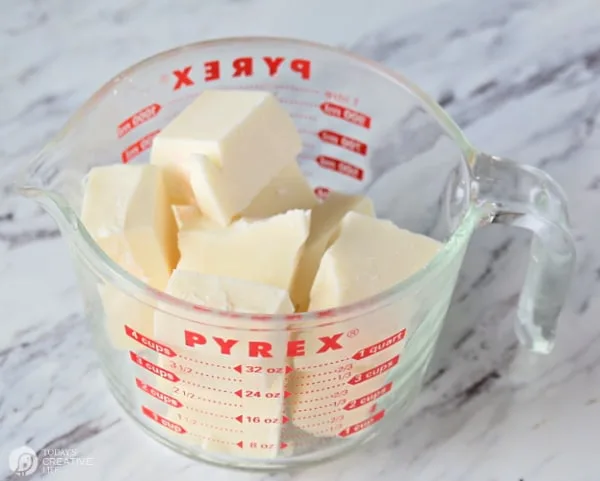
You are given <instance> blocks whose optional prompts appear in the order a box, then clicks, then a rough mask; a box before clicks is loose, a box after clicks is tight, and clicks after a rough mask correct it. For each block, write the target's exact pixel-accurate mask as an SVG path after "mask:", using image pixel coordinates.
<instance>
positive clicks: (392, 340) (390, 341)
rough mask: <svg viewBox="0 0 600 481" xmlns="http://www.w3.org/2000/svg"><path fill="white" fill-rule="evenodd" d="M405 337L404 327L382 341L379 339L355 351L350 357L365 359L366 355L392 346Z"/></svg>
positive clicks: (358, 359) (371, 354) (368, 355)
mask: <svg viewBox="0 0 600 481" xmlns="http://www.w3.org/2000/svg"><path fill="white" fill-rule="evenodd" d="M405 337H406V329H402V330H401V331H400V332H397V333H396V334H394V335H392V336H390V337H387V338H386V339H384V340H383V341H379V342H377V343H375V344H373V345H371V346H368V347H365V348H363V349H360V350H359V351H356V354H354V356H352V359H356V360H357V361H360V360H361V359H365V358H367V357H370V356H373V355H375V354H377V353H379V352H381V351H384V350H386V349H387V348H388V347H391V346H393V345H394V344H398V343H399V342H400V341H402V339H404V338H405Z"/></svg>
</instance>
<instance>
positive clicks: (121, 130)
mask: <svg viewBox="0 0 600 481" xmlns="http://www.w3.org/2000/svg"><path fill="white" fill-rule="evenodd" d="M161 109H162V107H161V106H160V105H159V104H150V105H148V106H147V107H144V108H143V109H141V110H140V111H138V112H136V113H135V114H133V115H132V116H131V117H129V118H127V119H125V120H124V121H123V122H121V123H120V124H119V125H118V126H117V137H118V138H121V137H123V136H124V135H126V134H128V133H129V132H131V131H132V130H133V129H135V128H136V127H138V126H140V125H142V124H143V123H145V122H148V120H151V119H153V118H154V117H156V116H157V115H158V113H159V112H160V111H161Z"/></svg>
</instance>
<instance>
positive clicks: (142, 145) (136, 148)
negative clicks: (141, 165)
mask: <svg viewBox="0 0 600 481" xmlns="http://www.w3.org/2000/svg"><path fill="white" fill-rule="evenodd" d="M159 132H160V130H155V131H153V132H150V133H149V134H146V135H145V136H144V137H142V138H141V139H140V140H138V141H137V142H136V143H135V144H131V145H130V146H129V147H127V148H126V149H125V150H124V151H123V152H121V160H122V161H123V163H124V164H126V163H128V162H130V161H131V160H132V159H134V158H136V157H137V156H138V155H140V154H141V153H142V152H144V151H146V150H148V149H149V148H150V147H152V140H153V139H154V137H156V136H157V135H158V134H159Z"/></svg>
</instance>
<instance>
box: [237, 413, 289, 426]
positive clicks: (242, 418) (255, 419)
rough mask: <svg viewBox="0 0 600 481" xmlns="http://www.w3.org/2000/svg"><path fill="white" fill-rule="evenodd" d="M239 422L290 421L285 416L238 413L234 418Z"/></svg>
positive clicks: (277, 422) (275, 422)
mask: <svg viewBox="0 0 600 481" xmlns="http://www.w3.org/2000/svg"><path fill="white" fill-rule="evenodd" d="M234 419H235V420H236V421H237V422H238V423H240V424H244V423H247V424H287V423H288V422H289V421H290V418H288V417H287V416H283V417H282V418H281V419H280V418H269V417H267V418H265V417H260V416H244V415H243V414H240V415H239V416H237V417H236V418H234Z"/></svg>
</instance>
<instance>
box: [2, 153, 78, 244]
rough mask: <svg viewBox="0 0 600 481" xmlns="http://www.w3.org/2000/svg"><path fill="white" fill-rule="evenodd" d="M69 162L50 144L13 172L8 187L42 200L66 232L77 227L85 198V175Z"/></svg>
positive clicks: (10, 191)
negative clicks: (83, 188) (82, 189)
mask: <svg viewBox="0 0 600 481" xmlns="http://www.w3.org/2000/svg"><path fill="white" fill-rule="evenodd" d="M65 164H68V163H67V162H65V159H64V158H63V157H62V156H61V155H58V153H57V152H56V151H55V150H54V149H52V148H48V146H47V147H46V148H44V149H43V150H42V151H41V152H40V153H39V154H38V155H37V156H35V157H34V158H33V159H32V160H31V161H30V162H29V163H28V164H27V165H26V166H25V168H22V169H21V170H20V172H18V173H16V174H15V173H14V172H13V175H9V176H8V177H7V179H6V188H5V190H6V192H7V194H8V195H9V196H15V197H16V196H22V197H25V198H28V199H31V200H33V201H35V202H36V203H38V204H40V205H41V207H42V208H43V209H44V210H45V211H46V212H47V213H48V214H50V216H51V217H52V218H53V220H54V221H55V223H56V224H57V226H58V228H59V229H60V231H61V233H62V234H63V236H65V234H70V233H71V232H72V231H73V229H74V228H75V229H76V228H77V227H76V225H77V220H78V219H77V212H78V211H79V209H78V205H79V203H80V200H81V176H80V175H75V173H74V172H71V171H70V170H69V169H68V167H67V168H65V167H66V165H65ZM65 237H68V236H65Z"/></svg>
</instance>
